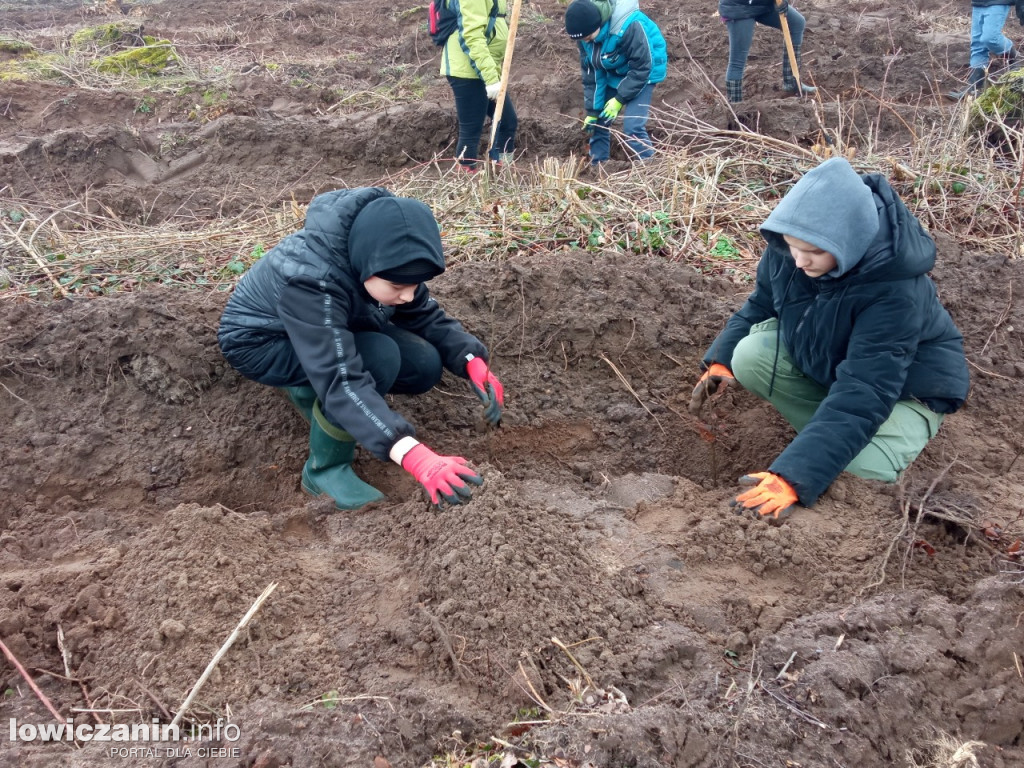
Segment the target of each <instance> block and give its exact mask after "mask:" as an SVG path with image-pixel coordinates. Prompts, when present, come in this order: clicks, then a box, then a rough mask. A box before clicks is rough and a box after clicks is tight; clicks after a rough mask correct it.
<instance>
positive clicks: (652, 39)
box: [565, 0, 668, 165]
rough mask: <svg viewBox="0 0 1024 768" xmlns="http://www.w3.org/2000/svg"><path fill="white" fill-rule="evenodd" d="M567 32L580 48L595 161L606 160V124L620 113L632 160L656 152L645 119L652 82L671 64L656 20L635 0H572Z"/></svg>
mask: <svg viewBox="0 0 1024 768" xmlns="http://www.w3.org/2000/svg"><path fill="white" fill-rule="evenodd" d="M565 32H566V34H568V35H569V37H570V38H571V39H573V40H575V41H576V44H577V46H578V48H579V54H580V71H581V76H582V80H583V103H584V107H585V108H586V110H587V117H586V119H585V120H584V122H583V127H584V130H586V131H587V132H588V133H589V134H590V162H591V164H592V165H600V164H601V163H603V162H605V161H606V160H608V158H609V156H610V154H611V135H610V133H609V130H608V127H609V126H610V125H611V124H612V123H613V122H614V121H615V119H616V118H617V117H618V116H619V113H620V112H621V113H622V118H623V119H622V132H623V133H624V134H625V136H626V146H627V147H628V148H629V150H630V153H631V158H630V159H632V160H641V161H642V160H647V159H648V158H650V157H653V155H654V147H653V146H651V139H650V136H649V135H648V133H647V118H648V116H649V115H650V110H651V97H652V95H653V93H654V86H655V85H657V84H658V83H660V82H662V81H663V80H664V79H665V73H666V69H667V65H668V53H667V51H666V46H665V38H664V37H663V36H662V34H661V30H660V29H658V25H657V24H655V23H654V22H653V21H652V20H651V19H650V18H648V17H647V16H646V15H645V14H643V13H641V12H640V10H639V7H638V5H637V3H636V0H620V1H619V2H616V3H612V2H608V0H598V1H597V2H594V1H593V0H573V2H572V3H571V4H570V5H569V7H568V8H567V9H566V11H565Z"/></svg>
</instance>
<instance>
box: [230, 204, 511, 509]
mask: <svg viewBox="0 0 1024 768" xmlns="http://www.w3.org/2000/svg"><path fill="white" fill-rule="evenodd" d="M444 270H445V262H444V255H443V252H442V250H441V236H440V233H439V231H438V226H437V221H436V220H435V219H434V216H433V214H432V213H431V212H430V209H429V208H428V207H427V206H426V205H424V204H423V203H422V202H420V201H419V200H413V199H411V198H405V197H396V196H394V195H393V194H392V193H391V192H389V191H388V190H386V189H382V188H380V187H365V188H360V189H342V190H336V191H333V192H327V193H324V194H321V195H318V196H316V197H314V198H313V200H312V201H311V202H310V204H309V208H308V210H307V211H306V221H305V225H304V226H303V228H302V229H300V230H299V231H297V232H295V233H293V234H291V235H288V236H287V237H285V238H284V239H283V240H282V241H281V242H280V243H278V244H277V245H276V246H275V247H274V248H272V249H271V250H270V251H269V252H268V253H267V254H266V255H265V256H264V257H263V258H262V259H260V260H259V261H257V262H256V263H255V264H254V265H253V266H252V267H251V268H250V269H249V271H248V272H246V274H245V275H243V276H242V279H241V280H240V281H239V282H238V285H236V286H235V289H234V292H233V293H232V295H231V298H230V299H229V300H228V303H227V306H226V307H225V309H224V313H223V315H222V316H221V322H220V328H219V330H218V332H217V339H218V342H219V343H220V348H221V351H222V352H223V354H224V357H225V358H226V359H227V361H228V362H229V363H230V364H231V365H232V366H233V367H234V368H235V369H236V370H237V371H238V372H239V373H241V374H242V375H243V376H245V377H247V378H249V379H252V380H253V381H257V382H259V383H261V384H266V385H269V386H272V387H280V388H282V389H284V391H285V394H286V395H287V396H288V398H289V399H290V400H291V402H292V404H293V405H295V407H296V408H297V409H298V410H299V412H300V413H302V415H303V416H304V418H305V419H306V421H308V422H310V437H309V459H308V460H307V461H306V464H305V466H304V467H303V469H302V488H303V490H305V491H306V492H308V493H310V494H313V495H320V494H327V495H328V496H330V497H332V498H333V499H334V501H335V504H336V506H337V507H338V508H339V509H358V508H359V507H362V506H364V505H366V504H369V503H370V502H373V501H377V500H379V499H382V498H383V494H382V493H381V492H380V491H378V490H377V489H376V488H374V487H373V486H371V485H369V484H368V483H365V482H363V480H361V479H360V478H359V477H357V476H356V474H355V472H353V470H352V460H353V457H354V454H355V444H356V443H359V444H360V445H362V446H363V447H364V448H366V449H367V450H369V451H370V453H372V454H373V455H374V456H376V457H377V458H379V459H381V460H385V461H386V460H388V459H391V460H393V461H394V462H395V463H397V464H398V465H399V466H401V467H403V468H404V469H406V470H407V471H409V472H410V473H411V474H412V475H413V476H414V477H415V478H416V479H417V480H418V481H419V482H420V483H421V484H422V485H423V486H424V488H425V489H426V490H427V492H428V493H429V495H430V499H431V501H432V502H434V503H435V504H439V503H440V500H441V499H443V500H444V501H447V502H448V503H451V504H458V503H460V502H461V501H463V500H465V499H468V498H470V497H471V495H472V494H471V492H470V488H469V485H467V483H472V484H474V485H480V484H481V482H482V481H481V478H480V476H479V475H478V474H477V473H476V472H474V471H473V470H472V469H470V468H469V467H468V466H467V465H466V460H465V459H463V458H461V457H456V456H439V455H437V454H436V453H434V452H433V451H431V450H430V449H429V448H427V447H426V446H425V445H423V444H422V443H420V442H419V441H417V440H416V439H415V437H414V435H415V430H414V429H413V427H412V425H411V424H410V423H409V422H408V421H406V420H405V419H404V418H402V417H401V416H399V415H398V414H397V413H395V412H394V411H393V410H391V408H390V407H388V404H387V402H386V401H385V399H384V396H385V395H386V394H387V393H389V392H395V393H400V394H413V395H415V394H422V393H424V392H426V391H428V390H430V389H431V388H432V387H433V386H434V385H435V384H437V382H438V381H440V379H441V374H442V366H443V367H444V368H447V369H448V370H450V371H451V372H452V373H454V374H456V375H458V376H461V377H463V378H468V379H469V380H470V382H471V386H472V389H473V391H474V392H476V394H477V396H478V397H480V399H481V400H482V401H483V403H484V415H485V418H486V419H487V420H488V421H489V422H490V423H491V424H494V425H497V424H499V423H500V420H501V409H502V407H503V405H504V390H503V388H502V385H501V382H499V381H498V379H497V378H496V377H495V376H494V375H493V374H492V373H491V372H490V370H489V367H488V353H487V349H486V348H485V347H484V345H483V344H482V343H481V342H480V341H479V339H477V338H476V337H474V336H472V335H471V334H469V333H467V332H466V330H465V329H463V327H462V325H460V324H459V322H458V321H456V320H455V319H453V318H451V317H449V316H448V315H447V314H446V313H445V312H444V310H442V309H441V307H440V306H438V304H437V301H436V300H435V299H433V298H432V297H431V296H430V291H429V290H428V289H427V286H426V282H427V281H428V280H431V279H433V278H435V277H437V276H438V275H440V274H441V273H442V272H444Z"/></svg>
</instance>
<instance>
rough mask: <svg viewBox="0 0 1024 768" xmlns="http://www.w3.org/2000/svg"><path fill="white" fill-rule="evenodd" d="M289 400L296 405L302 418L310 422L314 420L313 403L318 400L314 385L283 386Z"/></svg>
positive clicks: (282, 389)
mask: <svg viewBox="0 0 1024 768" xmlns="http://www.w3.org/2000/svg"><path fill="white" fill-rule="evenodd" d="M281 391H282V392H284V395H285V397H287V398H288V402H290V403H291V404H292V405H294V406H295V410H297V411H298V412H299V413H300V414H302V418H303V419H305V420H306V423H307V424H309V423H311V422H312V421H313V403H315V402H316V392H314V391H313V388H312V387H282V388H281Z"/></svg>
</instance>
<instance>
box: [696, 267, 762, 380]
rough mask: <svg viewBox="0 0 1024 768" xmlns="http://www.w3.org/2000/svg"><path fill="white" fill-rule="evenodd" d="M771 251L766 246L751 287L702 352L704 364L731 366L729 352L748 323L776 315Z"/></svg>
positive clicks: (747, 331)
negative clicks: (704, 351) (749, 292)
mask: <svg viewBox="0 0 1024 768" xmlns="http://www.w3.org/2000/svg"><path fill="white" fill-rule="evenodd" d="M771 264H772V254H771V251H770V250H768V249H766V250H765V252H764V254H762V256H761V260H760V261H759V262H758V264H757V276H756V277H755V283H754V290H753V292H752V293H751V294H750V295H749V296H748V297H747V300H746V301H745V302H744V304H743V306H742V307H740V308H739V309H738V310H737V311H736V312H735V313H734V314H733V316H732V317H730V318H729V320H728V322H726V324H725V328H723V329H722V332H721V333H719V334H718V338H716V339H715V340H714V342H712V344H711V346H710V347H709V348H708V351H707V352H706V353H705V355H704V360H703V363H704V368H705V369H707V368H709V367H710V366H711V364H712V363H721V364H722V365H724V366H726V367H727V368H732V353H733V350H735V349H736V345H737V344H739V343H740V340H741V339H743V338H744V337H746V336H747V335H749V334H750V328H751V326H753V325H755V324H757V323H760V322H763V321H765V320H768V319H769V318H772V317H776V316H777V315H776V312H775V308H774V299H773V291H772V282H771V271H772V267H771Z"/></svg>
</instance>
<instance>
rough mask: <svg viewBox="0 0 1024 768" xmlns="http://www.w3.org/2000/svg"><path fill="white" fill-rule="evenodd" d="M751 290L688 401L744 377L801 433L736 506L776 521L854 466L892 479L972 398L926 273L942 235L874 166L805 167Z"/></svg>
mask: <svg viewBox="0 0 1024 768" xmlns="http://www.w3.org/2000/svg"><path fill="white" fill-rule="evenodd" d="M761 233H762V235H763V236H764V238H765V240H766V241H767V247H766V248H765V250H764V253H763V255H762V256H761V260H760V262H759V263H758V266H757V279H756V285H755V287H754V291H753V293H751V294H750V296H749V297H748V298H747V301H746V303H745V304H744V305H743V306H742V307H741V308H740V309H739V311H737V312H736V313H735V314H734V315H733V316H732V317H731V318H730V319H729V321H728V322H727V323H726V326H725V328H724V330H723V331H722V332H721V333H720V334H719V336H718V338H716V339H715V341H714V343H713V344H712V345H711V347H710V348H709V349H708V351H707V354H705V356H704V359H703V367H704V369H705V370H704V374H703V376H701V379H700V381H699V383H698V384H697V386H696V387H695V388H694V391H693V396H692V399H691V402H690V411H691V412H693V413H697V412H698V411H699V410H700V408H701V406H702V405H703V403H704V402H705V400H706V399H707V398H708V396H709V395H711V394H713V393H714V392H715V391H716V390H718V389H720V388H721V387H722V386H724V385H727V384H729V383H732V382H733V381H736V382H739V384H740V385H742V386H743V387H744V388H745V389H747V390H749V391H751V392H753V393H754V394H756V395H758V396H759V397H762V398H765V399H767V400H768V401H769V402H770V403H771V404H772V405H773V406H775V407H776V408H777V409H778V410H779V412H780V413H781V414H782V415H783V416H784V417H785V418H786V420H787V421H789V423H790V424H792V425H793V427H794V428H795V429H796V431H797V435H796V437H795V438H794V439H793V441H792V442H791V443H790V444H789V446H788V447H787V448H786V449H785V450H784V451H782V453H781V454H780V455H779V456H778V458H776V459H775V461H774V462H772V464H771V466H769V467H768V471H766V472H757V473H755V474H752V475H745V476H744V477H743V478H741V480H740V482H741V484H743V485H753V486H755V487H754V488H752V489H751V490H748V491H746V492H744V493H741V494H740V495H739V496H737V497H736V500H735V501H734V502H732V503H733V504H734V505H738V506H740V507H742V508H749V509H753V510H755V513H756V514H755V516H759V517H761V518H770V519H772V520H779V519H781V518H782V517H785V516H786V515H788V514H789V512H790V511H791V507H792V505H793V504H795V503H796V502H800V503H801V504H803V505H804V506H807V507H809V506H811V505H812V504H814V502H815V501H816V500H817V498H818V496H820V495H821V494H822V493H823V492H824V491H825V490H826V489H827V488H828V486H829V485H830V484H831V483H832V481H833V480H835V478H836V477H837V476H838V475H839V474H840V473H841V472H842V471H843V470H846V471H848V472H851V473H853V474H855V475H858V476H860V477H866V478H871V479H877V480H883V481H889V482H892V481H895V480H897V479H898V478H899V477H900V474H901V473H902V472H903V470H904V469H906V468H907V467H908V466H909V465H910V463H911V462H912V461H913V460H914V459H915V458H917V456H918V454H919V453H920V452H921V451H922V450H923V449H924V446H925V444H926V443H927V442H928V440H930V439H931V438H932V437H934V436H935V433H936V431H937V430H938V428H939V425H940V424H941V423H942V419H943V416H944V415H946V414H949V413H953V412H954V411H956V410H957V409H958V408H959V407H960V406H961V405H962V404H963V402H964V400H965V398H966V397H967V389H968V374H967V360H966V358H965V356H964V348H963V337H962V336H961V335H960V332H959V331H958V330H957V328H956V326H955V325H954V323H953V320H952V318H951V317H950V315H949V313H948V312H947V311H946V309H945V308H944V307H943V306H942V304H941V303H940V302H939V299H938V295H937V293H936V290H935V285H934V283H933V282H932V280H931V278H930V277H928V272H929V271H930V270H931V269H932V267H933V266H934V264H935V242H934V241H933V240H932V238H931V237H930V236H929V235H928V234H927V233H926V232H925V230H924V228H923V227H922V226H921V224H920V223H919V222H918V220H917V219H916V218H915V217H914V215H913V214H912V213H911V212H910V211H909V210H908V209H907V207H906V206H905V205H904V204H903V202H902V201H901V200H900V198H899V197H898V196H897V194H896V193H895V191H894V190H893V189H892V187H891V186H890V185H889V183H888V181H886V179H885V178H884V177H883V176H881V175H879V174H869V175H863V176H862V175H859V174H858V173H857V172H856V171H854V169H853V168H852V166H851V165H850V164H849V163H848V162H847V161H846V160H845V159H843V158H833V159H831V160H827V161H825V162H824V163H822V164H821V165H819V166H818V167H816V168H814V169H813V170H811V171H809V172H808V173H806V174H805V175H804V176H803V177H802V178H801V179H800V180H799V181H798V182H797V183H796V184H795V185H794V186H793V188H792V189H791V190H790V191H789V193H788V194H787V195H786V196H785V197H784V198H783V199H782V200H781V201H780V202H779V204H778V206H776V208H775V210H773V211H772V213H771V214H770V215H769V216H768V218H767V219H766V220H765V222H764V224H763V225H762V226H761Z"/></svg>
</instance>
